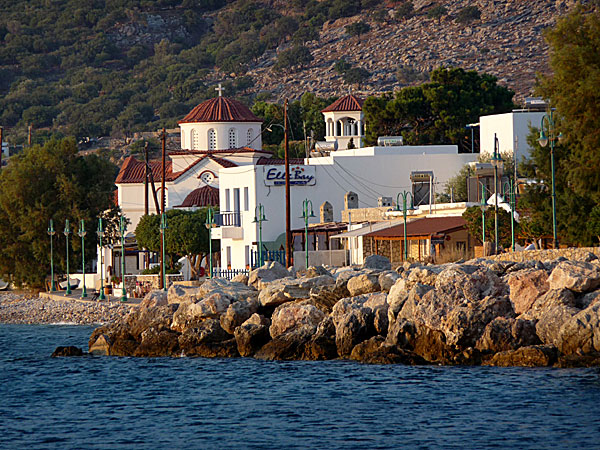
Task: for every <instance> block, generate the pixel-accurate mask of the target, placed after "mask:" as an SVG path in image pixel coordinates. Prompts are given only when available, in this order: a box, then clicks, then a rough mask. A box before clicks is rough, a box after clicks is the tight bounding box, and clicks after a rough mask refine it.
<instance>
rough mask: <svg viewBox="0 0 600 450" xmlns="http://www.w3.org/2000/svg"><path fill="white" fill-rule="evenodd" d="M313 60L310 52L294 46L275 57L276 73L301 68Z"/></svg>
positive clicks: (305, 48)
mask: <svg viewBox="0 0 600 450" xmlns="http://www.w3.org/2000/svg"><path fill="white" fill-rule="evenodd" d="M312 60H313V55H312V54H311V53H310V50H309V49H308V48H307V47H305V46H303V45H295V46H293V47H291V48H288V49H287V50H284V51H282V52H281V53H279V55H278V56H277V62H276V63H275V66H274V68H275V70H276V71H283V70H290V69H292V68H293V67H303V66H305V65H306V64H308V63H309V62H311V61H312Z"/></svg>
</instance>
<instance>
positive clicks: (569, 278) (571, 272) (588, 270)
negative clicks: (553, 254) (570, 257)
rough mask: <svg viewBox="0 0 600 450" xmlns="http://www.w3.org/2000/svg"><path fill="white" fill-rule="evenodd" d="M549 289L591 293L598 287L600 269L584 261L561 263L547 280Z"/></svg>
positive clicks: (599, 284)
mask: <svg viewBox="0 0 600 450" xmlns="http://www.w3.org/2000/svg"><path fill="white" fill-rule="evenodd" d="M548 283H549V284H550V289H556V290H558V289H570V290H571V291H574V292H588V291H593V290H594V289H596V288H597V287H598V286H600V267H598V265H596V264H592V263H589V262H585V261H562V262H560V263H559V264H558V265H557V266H556V267H555V268H554V270H553V271H552V273H551V274H550V277H549V278H548Z"/></svg>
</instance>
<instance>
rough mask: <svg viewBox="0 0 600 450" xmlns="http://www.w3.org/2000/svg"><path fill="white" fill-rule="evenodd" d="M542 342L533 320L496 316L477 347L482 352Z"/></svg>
mask: <svg viewBox="0 0 600 450" xmlns="http://www.w3.org/2000/svg"><path fill="white" fill-rule="evenodd" d="M538 344H541V341H540V339H539V338H538V336H537V334H536V331H535V322H534V321H531V320H523V319H513V318H506V317H496V318H495V319H494V320H492V321H491V322H490V323H488V324H487V326H486V327H485V330H484V332H483V335H482V336H481V337H480V338H479V340H478V341H477V345H476V346H475V348H477V350H480V351H482V352H492V353H497V352H503V351H508V350H516V349H517V348H520V347H527V346H530V345H538Z"/></svg>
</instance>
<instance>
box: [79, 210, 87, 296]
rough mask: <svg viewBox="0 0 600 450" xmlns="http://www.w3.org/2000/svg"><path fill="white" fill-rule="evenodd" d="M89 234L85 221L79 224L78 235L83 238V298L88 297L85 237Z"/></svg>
mask: <svg viewBox="0 0 600 450" xmlns="http://www.w3.org/2000/svg"><path fill="white" fill-rule="evenodd" d="M86 234H87V232H86V231H85V223H84V221H83V219H81V221H80V222H79V231H78V232H77V235H78V236H79V237H80V238H81V269H82V273H83V290H82V291H81V298H86V297H87V290H86V288H85V235H86Z"/></svg>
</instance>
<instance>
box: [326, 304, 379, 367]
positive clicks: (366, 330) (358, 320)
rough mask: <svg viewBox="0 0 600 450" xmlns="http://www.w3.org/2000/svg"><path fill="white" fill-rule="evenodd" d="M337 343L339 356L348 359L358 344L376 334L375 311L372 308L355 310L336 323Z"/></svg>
mask: <svg viewBox="0 0 600 450" xmlns="http://www.w3.org/2000/svg"><path fill="white" fill-rule="evenodd" d="M334 323H335V342H336V346H337V350H338V355H340V356H341V357H348V356H350V353H351V352H352V349H353V348H354V346H355V345H356V344H358V343H359V342H362V341H364V340H367V339H369V338H370V337H373V336H374V335H375V334H376V331H375V327H374V325H373V311H372V310H371V309H370V308H362V307H361V308H355V309H352V310H351V311H350V313H349V314H346V315H343V316H342V317H341V318H339V320H338V321H335V319H334Z"/></svg>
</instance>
